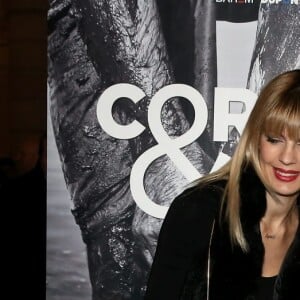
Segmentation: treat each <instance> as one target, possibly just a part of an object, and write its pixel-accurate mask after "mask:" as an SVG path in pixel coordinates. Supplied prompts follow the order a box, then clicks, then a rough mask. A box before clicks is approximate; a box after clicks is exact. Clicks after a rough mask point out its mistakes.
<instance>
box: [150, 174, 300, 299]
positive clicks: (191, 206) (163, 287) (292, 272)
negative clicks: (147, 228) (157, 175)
mask: <svg viewBox="0 0 300 300" xmlns="http://www.w3.org/2000/svg"><path fill="white" fill-rule="evenodd" d="M224 185H225V182H217V183H215V184H213V185H210V186H207V187H205V188H202V189H199V188H198V187H193V188H190V189H188V190H186V191H185V192H184V193H182V194H181V195H180V196H179V197H177V198H176V199H175V200H174V201H173V202H172V204H171V206H170V209H169V210H168V213H167V216H166V218H165V220H164V223H163V226H162V228H161V231H160V235H159V239H158V245H157V249H156V254H155V257H154V261H153V265H152V269H151V272H150V277H149V280H148V286H147V291H146V295H145V300H160V299H161V300H177V299H180V300H196V299H197V300H202V299H207V298H206V291H207V265H208V252H209V251H210V256H211V260H210V272H211V276H210V280H209V294H210V298H209V299H210V300H216V299H218V300H221V299H224V300H225V299H230V300H235V299H236V300H244V299H250V298H247V295H249V294H250V293H251V291H252V290H253V289H254V285H255V281H256V279H258V278H259V277H260V275H261V267H262V263H263V257H264V247H263V244H262V240H261V235H260V230H259V221H260V219H261V217H262V216H263V215H264V212H265V209H266V199H265V188H264V186H263V185H262V183H261V182H260V180H259V178H258V177H257V176H256V174H255V172H254V171H253V170H252V169H248V170H247V171H246V172H245V173H244V174H243V176H242V180H241V188H240V194H241V199H242V201H241V220H242V227H243V231H244V234H245V237H246V240H247V242H248V244H249V251H248V252H247V253H245V252H243V251H242V250H241V249H240V247H238V246H235V247H232V246H231V244H230V241H229V234H228V230H227V229H228V226H227V224H226V222H225V221H224V222H221V223H220V222H219V211H220V209H219V208H220V200H221V195H222V191H223V187H224ZM298 204H299V198H298ZM214 220H215V226H214V230H213V235H212V240H211V243H210V236H211V233H212V225H213V222H214ZM297 284H298V287H297ZM299 286H300V228H298V230H297V233H296V237H295V239H294V241H293V243H292V245H291V247H290V249H289V250H288V253H287V255H286V257H285V259H284V262H283V264H282V267H281V269H280V273H279V276H278V277H277V279H276V283H275V288H274V296H273V299H274V300H275V299H276V300H292V299H299V298H300V296H299V295H300V292H299Z"/></svg>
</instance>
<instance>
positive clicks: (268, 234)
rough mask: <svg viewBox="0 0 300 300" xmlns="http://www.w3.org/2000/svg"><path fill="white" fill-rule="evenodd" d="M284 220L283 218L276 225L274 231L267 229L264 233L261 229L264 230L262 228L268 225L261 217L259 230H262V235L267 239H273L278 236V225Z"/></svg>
mask: <svg viewBox="0 0 300 300" xmlns="http://www.w3.org/2000/svg"><path fill="white" fill-rule="evenodd" d="M285 222H286V220H283V221H282V222H281V223H280V224H279V225H278V227H277V228H276V229H275V231H272V232H269V231H268V230H267V231H266V232H265V233H263V231H265V230H263V229H265V228H268V225H267V224H266V222H265V221H264V220H263V219H261V227H262V228H261V229H262V230H261V231H262V235H263V236H264V237H265V238H266V239H268V240H275V239H276V238H277V237H278V233H279V230H280V227H281V225H282V224H283V223H285Z"/></svg>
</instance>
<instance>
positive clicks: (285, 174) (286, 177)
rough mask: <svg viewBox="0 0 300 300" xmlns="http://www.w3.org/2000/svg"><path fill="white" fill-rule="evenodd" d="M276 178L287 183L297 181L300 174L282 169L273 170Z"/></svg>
mask: <svg viewBox="0 0 300 300" xmlns="http://www.w3.org/2000/svg"><path fill="white" fill-rule="evenodd" d="M273 169H274V174H275V177H276V178H277V179H278V180H281V181H285V182H291V181H294V180H296V179H297V177H298V176H299V174H300V172H298V171H294V170H283V169H280V168H273Z"/></svg>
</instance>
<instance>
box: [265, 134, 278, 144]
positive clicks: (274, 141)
mask: <svg viewBox="0 0 300 300" xmlns="http://www.w3.org/2000/svg"><path fill="white" fill-rule="evenodd" d="M267 141H268V142H269V143H271V144H277V143H280V142H281V140H280V139H279V138H274V137H270V136H267Z"/></svg>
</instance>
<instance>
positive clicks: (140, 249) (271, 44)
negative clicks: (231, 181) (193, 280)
mask: <svg viewBox="0 0 300 300" xmlns="http://www.w3.org/2000/svg"><path fill="white" fill-rule="evenodd" d="M260 2H261V3H260ZM49 3H50V5H49V11H48V85H49V108H50V118H51V125H50V126H52V128H51V130H52V129H53V133H54V137H55V145H56V147H57V151H58V154H59V159H60V167H61V170H62V174H63V180H64V182H63V184H64V185H65V186H66V188H67V192H68V195H69V199H70V200H68V201H69V202H70V203H68V204H70V205H71V209H70V215H71V214H72V218H74V221H75V222H76V224H77V225H76V224H75V222H74V227H77V228H78V229H79V230H80V235H81V238H82V244H83V245H85V250H84V253H85V255H86V259H87V268H88V272H89V281H90V286H91V296H90V294H89V293H86V294H82V296H81V299H89V298H90V297H92V299H93V300H100V299H101V300H108V299H142V298H143V294H144V292H145V288H146V282H147V276H148V274H149V270H150V268H151V263H152V260H153V256H154V253H155V248H156V241H157V237H158V233H159V230H160V227H161V224H162V221H163V218H164V216H165V214H166V212H167V209H168V207H169V205H170V203H171V202H172V200H173V199H174V197H175V196H177V195H178V194H179V193H180V192H181V191H182V190H183V189H185V188H186V186H187V185H188V184H189V183H191V182H193V181H194V180H195V179H197V178H199V177H201V176H203V175H204V174H207V173H209V172H211V171H212V170H214V169H217V168H218V167H220V166H221V165H222V164H224V163H225V162H226V161H227V160H228V159H229V158H230V157H231V155H232V153H233V151H234V149H235V146H236V144H237V142H238V139H239V135H240V133H241V132H242V130H243V126H244V124H245V122H246V120H247V117H248V115H249V113H250V111H251V109H252V107H253V105H254V103H255V100H256V96H257V94H258V93H259V91H260V89H261V87H262V86H263V85H264V84H265V83H266V82H268V81H269V80H270V79H271V78H273V77H274V76H276V75H277V74H279V73H281V72H283V71H286V70H291V69H295V68H299V66H300V50H299V49H300V27H299V24H300V1H299V3H298V1H297V0H290V1H271V0H270V1H266V0H264V1H255V0H253V1H252V0H243V1H241V0H237V1H235V0H232V1H229V0H228V1H223V0H216V1H215V0H211V1H207V0H187V1H182V0H156V1H155V0H149V1H145V0H144V1H141V0H110V1H109V0H85V1H80V0H50V1H49ZM48 180H49V178H48ZM56 201H57V200H56ZM61 201H66V199H62V200H61ZM48 205H51V203H49V202H48ZM56 225H57V224H56ZM51 226H52V225H51V221H49V220H48V229H49V230H50V229H51ZM57 230H61V231H62V232H63V230H64V228H57ZM52 246H53V245H52ZM47 247H51V245H49V244H48V246H47ZM51 262H52V263H55V260H52V261H51ZM51 262H48V266H47V268H48V270H49V268H50V269H51V268H52V269H51V270H53V269H55V266H53V265H52V264H51ZM87 288H88V287H87ZM56 293H59V292H56ZM63 293H64V295H65V294H66V291H64V292H63ZM51 297H53V298H52V299H56V298H55V297H58V298H57V299H62V298H59V295H52V296H51ZM48 298H49V299H50V296H49V297H48ZM65 299H68V298H67V295H65ZM70 299H74V298H72V297H70Z"/></svg>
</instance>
